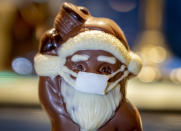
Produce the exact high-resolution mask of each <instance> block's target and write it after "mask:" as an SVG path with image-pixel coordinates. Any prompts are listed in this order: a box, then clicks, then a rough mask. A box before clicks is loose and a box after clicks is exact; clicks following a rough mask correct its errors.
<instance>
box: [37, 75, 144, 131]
mask: <svg viewBox="0 0 181 131" xmlns="http://www.w3.org/2000/svg"><path fill="white" fill-rule="evenodd" d="M124 85H125V83H124ZM121 88H125V87H121ZM122 91H123V90H121V92H122ZM39 97H40V101H41V103H42V106H43V107H44V108H45V110H46V111H47V113H48V115H49V117H50V119H51V123H52V131H80V128H79V126H78V125H77V124H76V123H74V122H73V121H72V119H71V118H70V116H69V114H68V113H67V111H66V104H65V103H64V100H63V96H62V94H61V77H60V76H57V77H55V78H51V77H43V76H41V77H40V81H39ZM45 105H46V106H45ZM98 131H142V125H141V120H140V115H139V112H138V110H137V109H136V107H134V106H133V105H132V104H131V103H130V102H129V101H127V100H126V99H125V97H124V98H123V99H122V101H121V102H120V105H119V106H118V108H117V110H116V112H115V115H114V116H113V117H112V118H111V119H110V120H109V121H108V122H107V123H106V124H104V125H103V126H102V127H101V128H100V129H98Z"/></svg>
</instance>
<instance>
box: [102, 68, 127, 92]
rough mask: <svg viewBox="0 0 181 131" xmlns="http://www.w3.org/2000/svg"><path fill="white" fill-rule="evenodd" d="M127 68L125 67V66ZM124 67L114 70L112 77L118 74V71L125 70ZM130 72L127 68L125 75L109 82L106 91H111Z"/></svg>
mask: <svg viewBox="0 0 181 131" xmlns="http://www.w3.org/2000/svg"><path fill="white" fill-rule="evenodd" d="M124 69H125V67H124ZM124 69H123V68H120V69H119V70H118V71H116V72H114V73H113V74H111V77H113V76H115V74H117V73H118V72H121V71H124ZM128 74H129V71H127V70H125V71H124V73H123V75H122V76H121V77H120V78H119V79H117V80H116V81H115V82H114V83H113V84H109V85H108V87H107V89H106V91H105V93H108V92H109V91H111V90H112V89H113V88H114V87H115V86H116V85H117V84H118V83H119V82H120V81H121V80H123V79H124V78H125V77H127V76H128Z"/></svg>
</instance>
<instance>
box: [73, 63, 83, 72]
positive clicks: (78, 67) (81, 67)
mask: <svg viewBox="0 0 181 131" xmlns="http://www.w3.org/2000/svg"><path fill="white" fill-rule="evenodd" d="M75 70H77V71H85V68H84V66H83V65H82V64H77V65H76V67H75Z"/></svg>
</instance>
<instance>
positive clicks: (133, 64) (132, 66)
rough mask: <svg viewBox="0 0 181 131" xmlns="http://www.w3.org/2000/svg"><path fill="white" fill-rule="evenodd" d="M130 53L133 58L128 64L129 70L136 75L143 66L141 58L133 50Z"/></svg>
mask: <svg viewBox="0 0 181 131" xmlns="http://www.w3.org/2000/svg"><path fill="white" fill-rule="evenodd" d="M129 54H130V56H131V60H130V62H129V64H128V70H129V72H131V73H133V74H134V75H137V74H138V73H139V72H140V70H141V68H142V62H141V59H140V57H139V56H138V55H137V54H135V53H133V52H130V53H129Z"/></svg>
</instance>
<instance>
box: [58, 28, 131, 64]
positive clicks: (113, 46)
mask: <svg viewBox="0 0 181 131" xmlns="http://www.w3.org/2000/svg"><path fill="white" fill-rule="evenodd" d="M79 50H104V51H107V52H110V53H111V54H113V55H114V56H115V57H116V58H118V59H119V60H120V61H121V62H122V63H124V64H126V65H127V64H128V63H129V61H130V56H129V53H128V50H127V49H126V47H125V46H124V45H123V44H122V42H121V41H120V40H119V39H117V38H116V37H115V36H113V35H111V34H108V33H105V32H103V31H97V30H91V31H85V32H82V33H79V34H78V35H76V36H74V37H73V38H69V40H67V41H66V42H65V43H64V44H63V45H62V46H61V48H60V49H59V51H58V54H59V56H60V57H62V58H63V59H64V58H66V57H67V56H70V55H72V54H73V53H75V52H77V51H79Z"/></svg>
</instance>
